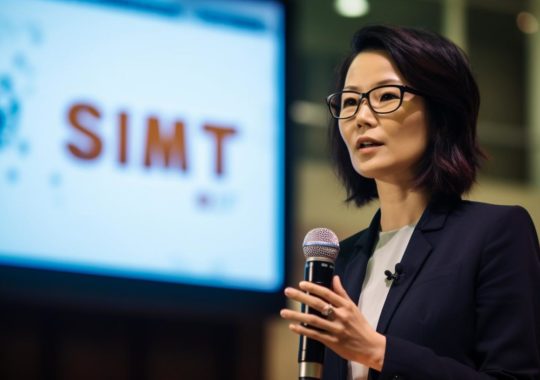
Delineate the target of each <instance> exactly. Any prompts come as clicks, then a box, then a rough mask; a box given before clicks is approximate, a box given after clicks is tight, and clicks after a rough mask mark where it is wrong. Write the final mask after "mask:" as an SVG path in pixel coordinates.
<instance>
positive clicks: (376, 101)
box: [326, 84, 422, 119]
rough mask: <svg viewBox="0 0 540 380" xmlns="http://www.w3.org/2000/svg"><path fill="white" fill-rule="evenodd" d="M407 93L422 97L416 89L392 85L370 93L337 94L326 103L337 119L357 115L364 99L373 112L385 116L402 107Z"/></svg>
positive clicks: (331, 96) (348, 92)
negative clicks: (404, 95)
mask: <svg viewBox="0 0 540 380" xmlns="http://www.w3.org/2000/svg"><path fill="white" fill-rule="evenodd" d="M405 92H410V93H412V94H416V95H422V94H421V93H420V91H418V90H415V89H414V88H410V87H407V86H400V85H397V84H391V85H384V86H379V87H375V88H372V89H371V90H369V91H368V92H358V91H353V90H346V91H340V92H336V93H334V94H331V95H329V96H328V97H327V98H326V103H327V104H328V108H329V109H330V113H331V114H332V116H333V117H334V118H335V119H348V118H351V117H353V116H354V115H356V113H357V112H358V110H359V109H360V104H362V99H364V98H365V99H367V103H368V106H369V108H370V109H371V110H372V111H373V112H375V113H379V114H384V113H390V112H394V111H395V110H397V109H398V108H399V107H400V106H401V103H403V94H405Z"/></svg>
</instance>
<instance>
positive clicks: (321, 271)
mask: <svg viewBox="0 0 540 380" xmlns="http://www.w3.org/2000/svg"><path fill="white" fill-rule="evenodd" d="M303 250H304V256H305V258H306V265H305V267H304V280H305V281H310V282H313V283H315V284H318V285H322V286H324V287H327V288H331V286H332V277H333V275H334V263H335V261H336V258H337V255H338V253H339V240H338V238H337V236H336V234H335V233H333V232H332V231H331V230H329V229H328V228H315V229H313V230H311V231H309V232H308V233H307V234H306V237H305V238H304V244H303ZM302 312H303V313H309V314H315V315H318V316H321V313H320V312H318V311H317V310H313V309H312V308H310V307H309V306H307V305H304V304H302ZM306 327H309V326H306ZM323 361H324V345H323V344H322V343H321V342H318V341H316V340H314V339H310V338H307V337H305V336H303V335H301V336H300V344H299V347H298V365H299V376H298V378H299V379H300V380H308V379H309V380H319V379H321V377H322V370H323Z"/></svg>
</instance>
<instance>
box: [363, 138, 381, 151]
mask: <svg viewBox="0 0 540 380" xmlns="http://www.w3.org/2000/svg"><path fill="white" fill-rule="evenodd" d="M382 145H384V144H383V143H381V142H379V141H376V140H372V139H359V140H358V141H357V143H356V149H359V150H366V149H371V148H377V147H379V146H382Z"/></svg>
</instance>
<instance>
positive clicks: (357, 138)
mask: <svg viewBox="0 0 540 380" xmlns="http://www.w3.org/2000/svg"><path fill="white" fill-rule="evenodd" d="M385 84H398V85H408V83H406V81H405V80H404V78H403V76H402V75H401V74H400V73H399V71H398V70H397V68H396V67H395V65H394V63H393V61H392V60H391V59H390V57H389V55H388V54H386V53H385V52H383V51H375V50H373V51H365V52H361V53H359V54H358V55H357V56H356V58H355V59H354V60H353V62H352V63H351V66H350V67H349V71H348V72H347V77H346V78H345V85H344V88H343V89H344V90H354V91H358V92H364V93H365V92H367V91H369V90H371V89H372V88H374V87H377V86H381V85H385ZM339 130H340V133H341V137H342V138H343V141H344V142H345V144H346V145H347V149H348V151H349V155H350V157H351V161H352V165H353V167H354V169H355V170H356V172H358V173H359V174H360V175H362V176H364V177H367V178H374V179H377V180H380V181H388V182H393V183H396V182H397V183H408V182H410V181H411V180H412V179H413V178H414V167H415V165H416V164H417V163H418V161H419V160H420V158H421V157H422V155H423V153H424V151H425V149H426V145H427V141H428V122H427V115H426V110H425V104H424V100H423V98H422V97H421V96H418V95H414V94H411V93H409V92H405V93H404V96H403V103H402V104H401V106H400V107H399V108H398V109H397V110H396V111H394V112H392V113H388V114H377V113H375V112H373V111H372V110H371V109H370V108H369V106H368V105H367V101H366V99H363V100H362V103H361V105H360V108H359V110H358V112H357V114H356V115H355V116H353V117H351V118H349V119H341V120H340V121H339Z"/></svg>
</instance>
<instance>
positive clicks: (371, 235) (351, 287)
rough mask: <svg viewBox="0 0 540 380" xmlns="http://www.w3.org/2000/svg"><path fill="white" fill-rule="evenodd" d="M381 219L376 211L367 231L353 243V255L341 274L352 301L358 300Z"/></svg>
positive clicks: (379, 212) (379, 213)
mask: <svg viewBox="0 0 540 380" xmlns="http://www.w3.org/2000/svg"><path fill="white" fill-rule="evenodd" d="M380 220H381V211H380V210H379V211H377V213H376V214H375V216H374V217H373V219H372V220H371V223H370V225H369V227H368V229H367V233H366V234H363V235H362V237H361V238H360V239H358V241H357V242H356V243H355V245H354V257H353V258H352V259H351V261H350V262H349V263H348V264H347V268H346V269H345V273H344V275H343V281H342V283H343V284H344V285H343V286H344V287H345V290H346V291H347V294H349V297H351V299H352V300H353V301H356V302H358V298H359V297H360V290H361V289H362V284H363V283H364V277H365V275H366V267H367V262H368V260H369V258H370V257H371V254H372V253H373V247H374V245H375V243H376V241H377V237H378V233H379V225H380Z"/></svg>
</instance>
